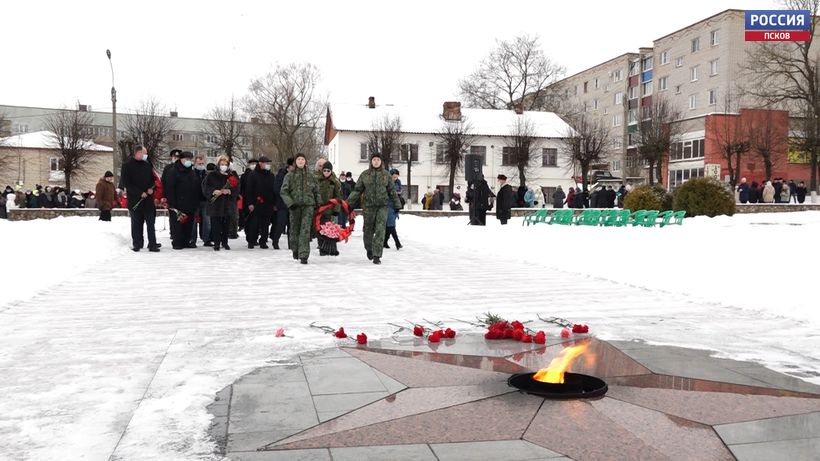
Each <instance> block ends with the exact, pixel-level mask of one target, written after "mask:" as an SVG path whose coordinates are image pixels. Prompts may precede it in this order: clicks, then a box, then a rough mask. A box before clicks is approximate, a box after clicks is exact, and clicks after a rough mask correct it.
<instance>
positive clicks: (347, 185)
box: [337, 171, 356, 228]
mask: <svg viewBox="0 0 820 461" xmlns="http://www.w3.org/2000/svg"><path fill="white" fill-rule="evenodd" d="M339 181H341V182H342V189H341V194H342V200H347V198H348V197H350V193H351V192H353V188H354V187H356V182H355V181H353V174H351V173H350V172H349V171H348V172H347V173H345V176H344V177H341V176H339ZM338 218H339V219H338V221H337V222H338V223H339V225H340V226H342V228H347V221H348V216H347V213H346V212H345V210H344V209H342V210H341V211H340V212H339V217H338Z"/></svg>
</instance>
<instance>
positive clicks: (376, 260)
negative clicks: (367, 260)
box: [373, 256, 382, 264]
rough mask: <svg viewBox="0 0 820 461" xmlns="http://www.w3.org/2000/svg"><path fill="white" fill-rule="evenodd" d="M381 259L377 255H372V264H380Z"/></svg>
mask: <svg viewBox="0 0 820 461" xmlns="http://www.w3.org/2000/svg"><path fill="white" fill-rule="evenodd" d="M381 263H382V260H381V258H379V257H378V256H374V257H373V264H381Z"/></svg>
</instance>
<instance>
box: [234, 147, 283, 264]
mask: <svg viewBox="0 0 820 461" xmlns="http://www.w3.org/2000/svg"><path fill="white" fill-rule="evenodd" d="M273 180H274V175H273V174H272V173H271V161H270V159H269V158H268V157H265V156H262V157H259V164H258V165H257V166H256V169H255V170H254V171H253V172H252V173H251V174H250V175H249V176H248V178H247V180H246V182H245V193H244V194H242V203H243V205H244V206H245V208H247V210H248V217H247V219H246V220H245V241H247V242H248V248H251V249H252V248H253V247H255V246H257V245H258V246H259V248H262V249H267V248H268V235H269V231H270V222H271V217H272V216H273V207H274V205H275V204H276V197H275V196H274V193H273Z"/></svg>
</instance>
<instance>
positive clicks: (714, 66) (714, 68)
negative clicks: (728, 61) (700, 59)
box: [709, 59, 718, 75]
mask: <svg viewBox="0 0 820 461" xmlns="http://www.w3.org/2000/svg"><path fill="white" fill-rule="evenodd" d="M717 74H718V60H717V59H714V60H712V61H709V75H717Z"/></svg>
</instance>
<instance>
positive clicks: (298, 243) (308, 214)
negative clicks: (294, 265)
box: [288, 206, 314, 258]
mask: <svg viewBox="0 0 820 461" xmlns="http://www.w3.org/2000/svg"><path fill="white" fill-rule="evenodd" d="M313 213H314V209H313V207H312V206H311V207H297V208H291V209H290V214H289V216H290V223H289V226H290V228H289V229H288V248H290V249H291V251H293V254H294V255H296V256H298V257H299V258H307V257H308V256H310V233H311V229H312V228H313Z"/></svg>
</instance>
